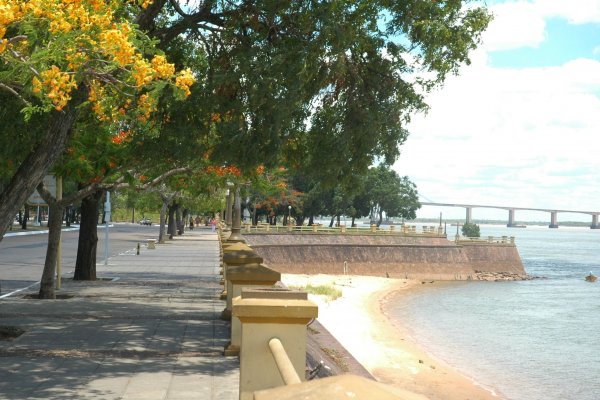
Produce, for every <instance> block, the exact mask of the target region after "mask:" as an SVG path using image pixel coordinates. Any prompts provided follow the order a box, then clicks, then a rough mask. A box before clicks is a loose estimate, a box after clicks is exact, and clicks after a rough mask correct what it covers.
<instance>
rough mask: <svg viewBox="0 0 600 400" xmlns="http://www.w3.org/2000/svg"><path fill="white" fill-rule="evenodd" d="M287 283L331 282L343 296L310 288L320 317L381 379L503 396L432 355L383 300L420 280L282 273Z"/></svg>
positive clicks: (430, 393)
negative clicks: (330, 297) (333, 297)
mask: <svg viewBox="0 0 600 400" xmlns="http://www.w3.org/2000/svg"><path fill="white" fill-rule="evenodd" d="M281 280H282V282H284V283H285V284H286V285H287V286H295V287H303V286H306V285H307V284H311V285H313V286H319V285H328V286H334V287H336V288H338V289H340V290H342V293H343V294H342V297H340V298H338V299H336V300H334V301H328V300H327V299H326V298H325V297H323V296H318V295H312V294H309V297H310V299H311V300H313V301H314V302H315V303H317V305H318V306H319V317H318V320H319V322H320V323H321V324H323V325H324V326H325V328H327V330H329V331H330V332H331V334H332V335H333V336H334V337H335V338H336V339H337V340H338V341H339V342H340V344H341V345H342V346H344V347H345V348H346V349H347V350H348V351H349V352H350V353H351V354H352V355H353V356H354V357H355V358H356V360H357V361H358V362H359V363H361V364H362V365H363V366H364V367H365V368H366V369H367V370H368V371H369V372H370V373H371V374H372V375H373V376H374V377H375V378H376V379H377V380H378V381H380V382H382V383H386V384H389V385H391V386H395V387H398V388H400V389H404V390H408V391H411V392H414V393H419V394H422V395H424V396H426V397H427V398H429V399H431V400H442V399H444V400H463V399H464V400H466V399H469V400H502V399H503V398H502V396H501V395H499V394H497V393H494V392H492V391H490V390H488V389H487V388H485V387H483V386H482V385H480V384H478V383H477V382H476V381H474V380H473V379H471V378H470V377H468V376H466V375H464V374H462V373H461V372H459V371H458V370H456V369H455V368H453V367H452V366H450V365H448V364H446V363H445V362H443V361H441V360H439V359H437V358H436V357H435V355H430V354H429V353H428V352H427V350H426V349H424V348H423V347H422V346H421V345H419V344H418V343H417V341H416V340H415V339H414V338H413V337H412V336H411V334H410V330H409V329H408V328H406V327H404V326H402V325H400V324H398V323H395V322H394V321H392V320H391V319H390V317H389V316H388V315H387V314H386V313H385V311H384V309H383V306H384V304H385V303H386V302H388V301H390V299H391V298H395V299H397V298H399V296H406V295H408V294H409V293H410V291H411V290H416V288H417V287H418V288H420V287H421V281H420V280H419V281H418V280H406V279H390V278H380V277H370V276H344V275H322V274H319V275H299V274H282V277H281Z"/></svg>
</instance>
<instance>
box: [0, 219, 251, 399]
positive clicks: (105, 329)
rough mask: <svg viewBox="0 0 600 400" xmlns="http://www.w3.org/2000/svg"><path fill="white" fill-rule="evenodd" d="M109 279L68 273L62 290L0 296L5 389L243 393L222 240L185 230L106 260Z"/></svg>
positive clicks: (162, 395) (36, 393)
mask: <svg viewBox="0 0 600 400" xmlns="http://www.w3.org/2000/svg"><path fill="white" fill-rule="evenodd" d="M97 269H98V277H101V278H104V279H105V280H98V281H94V282H74V281H73V280H72V279H70V278H63V288H62V290H60V291H59V292H57V293H58V294H59V296H61V297H64V299H57V300H37V299H29V298H26V296H25V295H26V294H32V293H36V291H37V287H36V288H33V289H32V290H34V291H32V292H21V293H18V294H16V295H14V296H11V297H8V298H4V299H1V300H0V327H2V326H15V327H19V328H21V329H23V330H24V331H25V333H24V334H23V335H21V336H20V337H18V338H17V339H14V340H12V341H4V340H0V399H123V400H132V399H168V400H175V399H192V398H194V399H210V400H233V399H237V398H238V384H239V362H238V360H237V358H225V357H223V356H222V350H223V346H224V345H225V344H226V342H227V341H228V340H229V323H228V322H224V321H221V320H220V319H219V314H220V312H221V311H222V309H223V308H224V302H223V301H221V300H219V293H220V292H221V286H220V285H219V279H220V275H219V247H218V242H217V236H216V234H215V233H211V232H210V230H206V229H197V230H194V231H191V232H190V231H187V232H186V233H185V235H184V236H180V237H177V238H176V239H175V240H173V241H169V242H167V243H166V244H164V245H157V246H156V250H150V249H147V248H146V247H145V246H143V247H142V251H141V254H140V255H137V256H136V255H134V254H132V255H127V254H123V255H120V256H118V257H113V258H111V259H110V262H109V265H108V266H104V265H100V264H99V265H98V266H97Z"/></svg>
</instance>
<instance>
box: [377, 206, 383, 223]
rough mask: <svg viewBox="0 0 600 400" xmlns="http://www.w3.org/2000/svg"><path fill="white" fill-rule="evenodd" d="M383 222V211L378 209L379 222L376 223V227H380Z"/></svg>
mask: <svg viewBox="0 0 600 400" xmlns="http://www.w3.org/2000/svg"><path fill="white" fill-rule="evenodd" d="M382 222H383V209H381V208H380V209H379V220H378V221H377V227H380V226H381V223H382Z"/></svg>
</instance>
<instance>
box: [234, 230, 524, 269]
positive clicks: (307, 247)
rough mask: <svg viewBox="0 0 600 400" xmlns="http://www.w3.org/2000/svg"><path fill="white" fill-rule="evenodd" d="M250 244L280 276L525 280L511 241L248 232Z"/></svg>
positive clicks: (515, 249) (247, 236)
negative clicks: (455, 240) (493, 241)
mask: <svg viewBox="0 0 600 400" xmlns="http://www.w3.org/2000/svg"><path fill="white" fill-rule="evenodd" d="M245 238H246V240H247V242H248V244H249V245H251V246H252V248H253V249H254V250H255V251H256V252H257V253H258V254H260V256H262V257H263V258H264V262H265V263H266V264H267V265H269V267H270V268H273V269H275V270H277V271H279V272H281V273H293V274H319V273H323V274H344V272H346V273H348V274H353V275H371V276H388V277H392V278H408V279H435V280H470V279H472V280H479V279H485V280H498V279H519V278H522V277H525V276H526V274H525V270H524V268H523V264H522V262H521V258H520V256H519V253H518V251H517V248H516V246H514V245H513V244H510V243H481V242H473V243H463V242H461V243H460V244H456V243H455V242H451V241H449V240H447V239H445V238H439V237H406V236H391V235H390V236H384V235H382V236H376V235H331V234H322V235H321V234H312V235H307V234H302V235H298V234H287V235H286V234H250V235H245Z"/></svg>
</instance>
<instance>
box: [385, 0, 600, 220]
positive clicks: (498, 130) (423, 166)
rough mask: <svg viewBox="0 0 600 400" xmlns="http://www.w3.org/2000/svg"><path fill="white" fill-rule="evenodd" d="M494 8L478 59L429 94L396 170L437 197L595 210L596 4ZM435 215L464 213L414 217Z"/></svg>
mask: <svg viewBox="0 0 600 400" xmlns="http://www.w3.org/2000/svg"><path fill="white" fill-rule="evenodd" d="M487 5H488V6H489V9H490V11H491V12H492V13H493V14H494V20H493V21H492V23H491V24H490V26H489V28H488V30H487V31H486V33H485V34H484V35H483V41H482V44H481V46H480V47H479V48H478V49H477V50H476V51H475V52H473V53H472V55H471V60H472V64H471V65H470V66H465V67H464V68H462V70H461V73H460V75H459V76H456V77H454V76H452V77H450V78H448V79H447V82H446V84H445V85H444V87H443V88H441V89H438V90H437V91H435V92H433V93H431V94H429V95H428V96H427V101H428V103H429V104H430V106H431V109H430V112H429V113H428V114H427V115H417V116H415V117H414V118H413V122H412V123H411V125H410V126H409V130H410V132H411V135H410V136H409V138H408V140H407V142H406V144H405V145H404V146H403V147H402V148H401V151H402V155H401V158H400V160H399V161H398V162H397V163H396V164H395V169H396V170H397V171H398V172H399V173H400V174H401V175H407V176H409V177H410V178H411V179H412V180H413V181H414V182H415V183H416V184H417V188H418V190H419V192H420V193H421V194H422V195H423V196H424V197H426V198H428V199H430V200H432V201H436V202H444V203H471V204H488V205H500V206H516V207H532V208H553V209H573V210H582V211H600V0H570V1H566V0H529V1H525V0H521V1H487ZM440 211H443V212H444V215H446V216H448V217H462V216H464V210H462V209H452V208H448V209H443V210H440V209H437V208H434V207H423V209H421V210H419V212H418V216H421V217H436V216H439V212H440ZM505 214H506V211H500V210H498V211H495V210H490V209H475V210H473V216H474V218H498V219H500V218H505ZM516 217H517V219H519V220H544V219H546V218H547V219H548V220H549V215H548V216H546V214H544V213H528V212H525V211H519V212H517V216H516ZM558 219H559V223H560V220H561V219H562V220H582V221H588V220H591V217H590V216H586V215H579V214H562V215H561V214H559V216H558Z"/></svg>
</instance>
